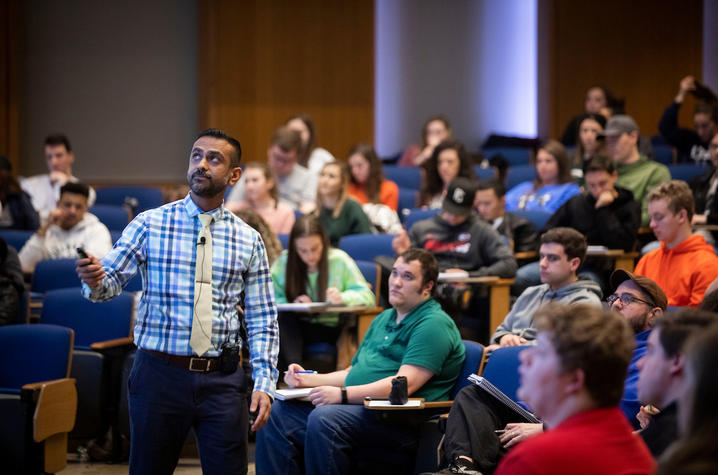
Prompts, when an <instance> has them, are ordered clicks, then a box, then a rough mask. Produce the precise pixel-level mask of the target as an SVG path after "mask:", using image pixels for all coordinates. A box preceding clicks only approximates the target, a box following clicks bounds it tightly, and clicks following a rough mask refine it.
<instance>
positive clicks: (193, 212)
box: [83, 195, 279, 395]
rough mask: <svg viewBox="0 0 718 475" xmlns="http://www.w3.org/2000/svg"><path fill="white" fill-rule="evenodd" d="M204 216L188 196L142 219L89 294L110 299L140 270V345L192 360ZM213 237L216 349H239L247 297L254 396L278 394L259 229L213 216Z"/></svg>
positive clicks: (272, 315) (105, 262)
mask: <svg viewBox="0 0 718 475" xmlns="http://www.w3.org/2000/svg"><path fill="white" fill-rule="evenodd" d="M200 213H202V210H201V209H200V208H199V207H198V206H197V205H196V204H195V203H194V201H193V200H192V198H191V197H190V195H187V197H185V199H184V200H181V201H176V202H174V203H169V204H167V205H164V206H162V207H160V208H156V209H152V210H149V211H145V212H144V213H141V214H140V215H138V216H137V217H136V218H135V219H134V220H133V221H132V222H131V223H130V224H129V225H128V226H127V228H125V230H124V231H123V233H122V237H121V238H120V239H119V240H118V241H117V243H116V244H115V246H114V247H113V249H112V250H111V251H110V252H109V253H108V254H107V255H106V256H105V257H104V258H103V259H102V260H101V263H102V266H103V268H104V270H105V274H106V275H105V278H104V279H103V281H102V283H101V284H100V285H99V286H98V287H96V288H94V289H90V288H89V287H88V286H87V285H86V284H83V295H84V296H85V297H87V298H89V299H90V300H94V301H103V300H108V299H111V298H112V297H114V296H116V295H119V294H120V292H122V287H123V286H124V285H125V283H127V281H128V280H129V279H130V278H131V277H132V276H133V275H134V274H135V273H136V272H137V271H138V270H139V271H140V273H141V275H142V282H143V293H142V297H141V299H140V304H139V310H138V315H137V318H136V321H135V329H134V335H135V343H136V344H137V346H138V347H140V348H144V349H147V350H155V351H161V352H163V353H170V354H175V355H192V354H193V352H192V348H191V347H190V344H189V341H190V334H191V332H192V315H193V307H194V288H195V261H196V260H197V253H198V252H201V251H202V246H198V245H197V239H198V236H199V232H200V230H201V229H202V223H201V222H200V220H199V218H198V217H197V215H199V214H200ZM208 214H210V215H212V216H213V218H214V220H213V222H212V225H211V228H210V229H211V232H212V313H213V318H212V345H213V346H214V348H212V349H210V350H209V352H208V353H207V355H209V356H217V355H218V354H219V351H218V350H219V349H221V347H222V344H223V343H224V342H226V341H231V342H234V338H235V335H236V334H237V331H238V330H239V318H238V312H237V305H238V304H239V302H240V294H241V293H242V292H244V294H245V297H244V302H245V308H244V319H245V322H246V324H247V334H248V339H249V345H250V355H251V356H250V359H251V363H252V366H253V377H254V381H255V385H254V389H255V390H259V391H264V392H266V393H267V394H270V395H274V388H275V384H276V382H277V376H278V372H277V368H276V366H277V353H278V351H279V327H278V326H277V308H276V305H275V303H274V289H273V287H272V277H271V274H270V272H269V265H268V264H267V257H266V250H265V247H264V242H263V241H262V239H261V238H260V236H259V233H257V232H256V231H255V230H254V229H252V228H250V227H249V226H248V225H247V224H245V223H244V222H243V221H242V220H240V219H239V218H238V217H236V216H235V215H234V214H232V213H231V212H229V211H227V210H226V209H225V207H224V205H222V206H220V207H219V208H217V209H214V210H212V211H210V212H209V213H208Z"/></svg>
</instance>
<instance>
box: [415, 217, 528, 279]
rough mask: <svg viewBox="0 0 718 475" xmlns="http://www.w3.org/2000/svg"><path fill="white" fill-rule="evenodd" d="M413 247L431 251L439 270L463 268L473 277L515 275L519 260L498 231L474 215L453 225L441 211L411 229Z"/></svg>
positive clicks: (507, 276)
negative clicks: (443, 216)
mask: <svg viewBox="0 0 718 475" xmlns="http://www.w3.org/2000/svg"><path fill="white" fill-rule="evenodd" d="M409 240H410V241H411V245H412V246H414V247H420V248H422V249H426V250H427V251H429V252H431V253H432V254H433V255H434V257H436V260H437V261H438V262H439V269H441V270H442V271H443V270H445V269H451V268H457V269H463V270H465V271H467V272H468V273H469V275H470V276H472V277H479V276H484V275H497V276H499V277H502V278H511V277H513V276H515V275H516V268H517V264H516V259H515V258H514V255H513V253H512V252H511V249H509V247H508V246H507V245H506V244H504V242H503V240H502V239H501V237H500V236H499V235H498V233H497V232H496V231H495V230H494V228H492V227H491V225H489V224H488V223H485V222H483V221H481V220H480V219H479V218H478V216H475V215H473V214H471V215H469V218H468V219H467V220H466V221H464V222H463V223H461V224H458V225H456V226H452V225H450V224H449V223H448V222H446V220H445V219H444V218H442V217H441V213H440V212H439V213H437V214H435V215H434V216H433V217H431V218H429V219H424V220H422V221H418V222H417V223H415V224H414V225H413V226H412V227H411V229H410V230H409Z"/></svg>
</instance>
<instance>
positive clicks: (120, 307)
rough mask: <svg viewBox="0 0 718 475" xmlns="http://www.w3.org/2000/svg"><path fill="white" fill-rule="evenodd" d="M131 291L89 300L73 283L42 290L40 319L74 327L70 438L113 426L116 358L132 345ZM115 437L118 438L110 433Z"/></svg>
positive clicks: (97, 434)
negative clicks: (74, 403)
mask: <svg viewBox="0 0 718 475" xmlns="http://www.w3.org/2000/svg"><path fill="white" fill-rule="evenodd" d="M133 302H134V300H133V296H132V294H131V293H129V292H123V293H122V294H120V295H118V296H117V297H115V298H113V299H112V300H108V301H106V302H99V303H95V302H91V301H89V300H87V299H86V298H84V297H83V296H82V294H81V292H80V289H79V288H74V289H57V290H52V291H50V292H48V293H47V294H46V295H45V301H44V305H43V307H42V316H41V319H40V321H41V323H49V324H54V325H62V326H64V327H68V328H72V329H73V330H74V332H75V341H74V348H73V361H72V369H71V373H70V374H71V376H72V377H73V378H75V379H76V380H77V391H78V395H79V400H80V405H79V410H78V414H77V423H76V424H75V428H74V429H73V430H72V432H71V433H70V437H71V438H73V439H81V440H86V439H92V438H96V437H102V436H103V435H104V434H105V432H106V430H107V427H109V426H112V427H113V428H114V427H115V422H116V421H115V419H116V412H117V401H118V399H119V391H120V390H123V389H124V388H120V387H119V372H120V367H121V364H122V360H123V359H124V357H125V356H126V354H127V352H128V351H129V350H130V349H131V348H132V346H133V344H132V337H131V336H130V335H131V333H130V332H131V326H132V315H133V307H134V305H133ZM114 440H115V441H116V442H119V439H117V438H115V439H114Z"/></svg>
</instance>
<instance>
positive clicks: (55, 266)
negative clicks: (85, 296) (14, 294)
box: [32, 259, 82, 293]
mask: <svg viewBox="0 0 718 475" xmlns="http://www.w3.org/2000/svg"><path fill="white" fill-rule="evenodd" d="M81 285H82V283H81V282H80V278H79V277H77V272H75V259H46V260H43V261H40V262H38V263H37V265H36V266H35V272H33V274H32V291H33V292H38V293H45V292H47V291H49V290H54V289H66V288H68V287H80V286H81Z"/></svg>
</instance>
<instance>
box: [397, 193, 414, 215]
mask: <svg viewBox="0 0 718 475" xmlns="http://www.w3.org/2000/svg"><path fill="white" fill-rule="evenodd" d="M418 201H419V192H418V191H417V190H415V189H413V188H399V209H398V210H397V211H398V214H399V218H400V219H401V218H402V216H403V214H404V210H410V209H412V208H415V207H416V203H417V202H418Z"/></svg>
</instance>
